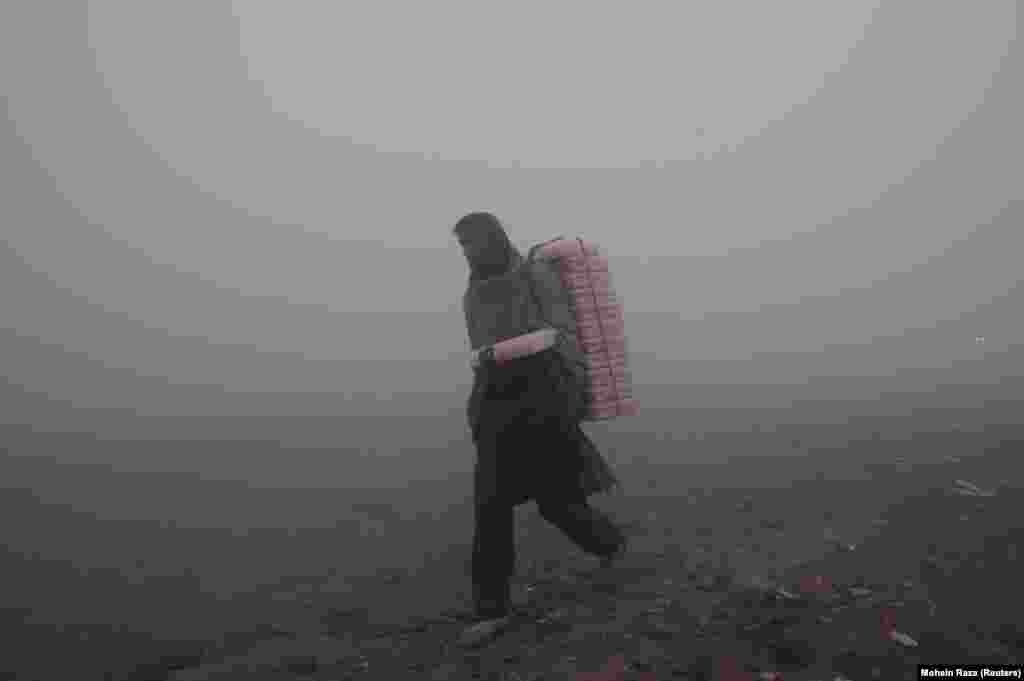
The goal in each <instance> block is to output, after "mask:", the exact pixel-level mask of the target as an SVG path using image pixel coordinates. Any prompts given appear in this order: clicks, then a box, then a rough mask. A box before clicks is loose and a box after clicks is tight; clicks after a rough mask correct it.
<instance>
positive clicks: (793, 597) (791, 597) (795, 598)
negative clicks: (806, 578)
mask: <svg viewBox="0 0 1024 681" xmlns="http://www.w3.org/2000/svg"><path fill="white" fill-rule="evenodd" d="M775 593H777V594H778V595H780V596H782V597H783V598H785V599H786V600H787V601H798V600H800V597H799V596H797V595H795V594H792V593H790V592H789V591H786V590H785V589H783V588H781V587H780V588H778V589H776V590H775Z"/></svg>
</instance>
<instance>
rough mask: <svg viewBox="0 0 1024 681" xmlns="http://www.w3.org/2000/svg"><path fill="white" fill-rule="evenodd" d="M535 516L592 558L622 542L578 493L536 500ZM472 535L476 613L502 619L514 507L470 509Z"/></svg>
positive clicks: (498, 502)
mask: <svg viewBox="0 0 1024 681" xmlns="http://www.w3.org/2000/svg"><path fill="white" fill-rule="evenodd" d="M537 505H538V508H539V510H540V514H541V516H542V517H543V518H544V519H545V520H547V521H548V522H549V523H551V524H552V525H554V526H555V527H557V528H558V529H560V530H561V531H562V532H564V533H565V534H566V536H567V537H568V538H569V539H570V540H572V542H573V543H574V544H576V545H577V546H579V547H580V548H581V549H583V550H584V551H586V552H587V553H590V554H592V555H596V556H606V555H609V554H611V553H614V552H615V550H616V549H617V548H619V546H620V545H621V543H622V541H623V539H624V537H623V535H622V532H621V530H620V529H619V528H618V527H617V526H616V525H615V524H614V523H613V522H612V521H611V520H610V519H609V518H608V517H607V516H606V515H605V514H604V513H602V512H601V511H599V510H598V509H596V508H594V507H593V506H591V505H590V504H589V503H587V498H586V495H585V494H584V493H583V491H582V489H581V490H580V491H579V494H578V495H575V498H568V499H567V498H565V496H564V494H562V495H559V496H558V497H554V496H552V497H551V498H539V499H537ZM475 516H476V517H475V522H476V527H475V531H474V536H473V566H472V573H473V575H472V579H473V598H474V601H475V602H474V607H475V609H476V614H477V615H479V616H483V617H502V616H504V615H506V614H508V609H509V606H510V600H511V594H510V588H509V587H510V581H511V578H512V575H513V573H514V572H515V562H516V547H515V505H514V503H510V502H508V501H505V500H502V499H500V498H491V499H490V500H486V501H478V502H477V503H476V504H475Z"/></svg>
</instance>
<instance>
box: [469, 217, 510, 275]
mask: <svg viewBox="0 0 1024 681" xmlns="http://www.w3.org/2000/svg"><path fill="white" fill-rule="evenodd" d="M454 232H455V237H456V239H457V240H458V242H459V245H460V246H461V247H462V253H463V255H465V256H466V262H467V263H469V267H470V269H471V270H472V271H473V272H474V273H475V274H477V275H480V276H485V277H486V276H490V275H491V274H498V273H501V272H504V271H505V270H506V269H508V267H509V265H510V264H511V262H512V258H513V257H514V254H515V252H516V251H515V248H514V247H513V246H512V244H511V242H510V241H509V239H508V235H507V234H506V233H505V229H504V228H503V227H502V226H501V222H499V221H498V218H496V217H495V216H494V215H492V214H491V213H470V214H469V215H466V216H465V217H463V218H462V219H460V220H459V221H458V222H457V223H456V224H455V229H454Z"/></svg>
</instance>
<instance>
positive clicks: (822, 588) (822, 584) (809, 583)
mask: <svg viewBox="0 0 1024 681" xmlns="http://www.w3.org/2000/svg"><path fill="white" fill-rule="evenodd" d="M800 591H802V592H803V593H805V594H821V593H828V592H830V591H832V580H831V579H829V578H828V577H822V576H821V575H813V576H808V577H804V578H803V579H801V580H800Z"/></svg>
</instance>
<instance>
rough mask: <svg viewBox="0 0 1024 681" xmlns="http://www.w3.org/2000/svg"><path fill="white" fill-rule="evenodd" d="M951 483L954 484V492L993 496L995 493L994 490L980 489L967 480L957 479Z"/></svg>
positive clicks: (965, 494)
mask: <svg viewBox="0 0 1024 681" xmlns="http://www.w3.org/2000/svg"><path fill="white" fill-rule="evenodd" d="M953 484H954V485H956V487H955V490H956V492H957V493H958V494H961V495H964V496H975V497H994V496H995V495H996V493H995V492H991V491H989V490H985V489H982V488H980V487H978V486H977V485H975V484H974V483H973V482H969V481H967V480H960V479H957V480H954V481H953Z"/></svg>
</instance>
